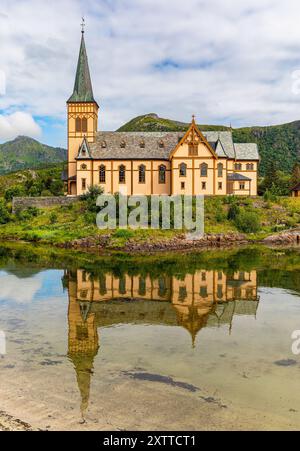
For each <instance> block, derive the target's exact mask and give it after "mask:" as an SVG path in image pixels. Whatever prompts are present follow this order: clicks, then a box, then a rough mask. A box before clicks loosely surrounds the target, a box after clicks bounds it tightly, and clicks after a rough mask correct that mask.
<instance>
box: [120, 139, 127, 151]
mask: <svg viewBox="0 0 300 451" xmlns="http://www.w3.org/2000/svg"><path fill="white" fill-rule="evenodd" d="M120 147H121V149H125V147H126V142H125V141H124V139H122V141H121V143H120Z"/></svg>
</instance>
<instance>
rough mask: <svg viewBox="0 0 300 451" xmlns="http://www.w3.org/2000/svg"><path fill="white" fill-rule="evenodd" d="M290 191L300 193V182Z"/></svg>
mask: <svg viewBox="0 0 300 451" xmlns="http://www.w3.org/2000/svg"><path fill="white" fill-rule="evenodd" d="M291 191H300V182H299V183H297V185H296V186H294V187H293V188H292V189H291Z"/></svg>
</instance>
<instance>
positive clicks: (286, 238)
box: [264, 228, 300, 245]
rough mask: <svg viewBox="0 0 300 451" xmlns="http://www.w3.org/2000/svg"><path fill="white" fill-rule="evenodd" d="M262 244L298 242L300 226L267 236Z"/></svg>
mask: <svg viewBox="0 0 300 451" xmlns="http://www.w3.org/2000/svg"><path fill="white" fill-rule="evenodd" d="M264 244H268V245H281V244H282V245H288V244H291V245H294V244H300V228H298V229H294V230H288V231H285V232H281V233H277V234H274V235H271V236H268V237H267V238H265V239H264Z"/></svg>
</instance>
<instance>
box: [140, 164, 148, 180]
mask: <svg viewBox="0 0 300 451" xmlns="http://www.w3.org/2000/svg"><path fill="white" fill-rule="evenodd" d="M145 182H146V167H145V166H144V165H143V164H141V166H139V183H145Z"/></svg>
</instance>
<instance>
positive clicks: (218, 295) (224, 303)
mask: <svg viewBox="0 0 300 451" xmlns="http://www.w3.org/2000/svg"><path fill="white" fill-rule="evenodd" d="M256 279H257V275H256V271H255V270H253V271H251V272H236V273H234V274H232V275H231V276H228V275H226V274H224V273H223V272H222V271H212V270H211V271H197V272H195V273H194V274H186V275H185V276H184V277H182V278H177V277H175V276H161V277H160V278H158V279H151V278H150V277H149V276H145V277H144V276H129V275H127V274H125V275H124V276H121V277H116V276H114V275H112V274H111V273H107V274H101V275H99V277H97V278H95V277H92V276H91V275H90V274H88V273H87V272H86V271H83V270H77V271H67V272H66V273H65V277H64V283H65V284H66V286H67V288H68V292H69V312H68V320H69V353H68V355H69V357H70V359H71V360H72V362H73V364H74V367H75V370H76V374H77V381H78V386H79V390H80V393H81V399H82V404H81V409H82V413H83V414H84V411H85V410H86V408H87V406H88V399H89V391H90V380H91V374H92V372H93V361H94V357H95V356H96V354H97V352H98V348H99V337H98V331H97V328H98V327H105V326H112V325H115V324H160V325H168V326H181V327H184V328H185V329H186V330H187V331H188V332H189V333H190V335H191V339H192V343H193V346H194V345H195V339H196V335H197V333H198V332H199V331H200V330H201V329H202V328H204V327H219V326H222V325H224V326H227V327H228V328H229V330H231V328H232V320H233V317H234V315H252V316H255V315H256V311H257V307H258V302H259V300H258V296H257V280H256Z"/></svg>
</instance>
